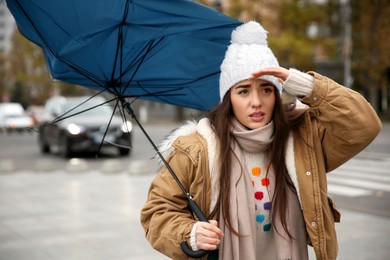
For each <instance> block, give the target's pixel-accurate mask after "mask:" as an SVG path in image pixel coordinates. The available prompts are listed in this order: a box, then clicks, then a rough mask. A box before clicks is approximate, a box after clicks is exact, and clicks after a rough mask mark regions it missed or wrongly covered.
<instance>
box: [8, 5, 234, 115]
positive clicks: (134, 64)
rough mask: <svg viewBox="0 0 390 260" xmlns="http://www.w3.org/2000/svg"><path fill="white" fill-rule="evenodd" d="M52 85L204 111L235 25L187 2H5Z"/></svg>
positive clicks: (212, 99) (213, 99) (214, 97)
mask: <svg viewBox="0 0 390 260" xmlns="http://www.w3.org/2000/svg"><path fill="white" fill-rule="evenodd" d="M7 4H8V7H9V9H10V10H11V12H12V14H13V16H14V17H15V20H16V23H17V26H18V28H19V31H20V32H21V33H22V34H23V35H24V36H25V37H26V38H28V39H29V40H31V41H32V42H34V43H36V44H37V45H39V46H40V47H41V48H42V49H43V51H44V55H45V58H46V62H47V64H48V67H49V70H50V74H51V76H52V77H53V78H54V79H58V80H61V81H65V82H68V83H74V84H78V85H82V86H85V87H88V88H93V89H96V90H104V91H107V92H111V93H113V94H119V95H121V96H123V97H138V98H141V99H146V100H151V101H158V102H164V103H169V104H173V105H178V106H184V107H190V108H195V109H199V110H209V109H211V108H212V107H214V106H215V105H216V104H217V103H218V101H219V93H218V79H219V72H220V70H219V66H220V64H221V62H222V59H223V57H224V53H225V51H226V49H227V45H228V43H229V40H230V35H231V32H232V30H233V29H234V28H235V27H237V26H238V25H240V24H241V23H240V22H238V21H236V20H234V19H232V18H229V17H227V16H225V15H223V14H221V13H219V12H217V11H215V10H213V9H211V8H209V7H206V6H203V5H200V4H198V3H195V2H192V1H186V0H163V1H162V0H132V1H130V0H110V1H107V0H83V1H79V0H56V1H48V0H34V1H29V0H7Z"/></svg>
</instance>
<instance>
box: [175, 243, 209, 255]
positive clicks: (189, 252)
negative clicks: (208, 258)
mask: <svg viewBox="0 0 390 260" xmlns="http://www.w3.org/2000/svg"><path fill="white" fill-rule="evenodd" d="M180 247H181V250H183V252H184V254H186V255H187V256H189V257H191V258H201V257H203V256H205V255H207V254H208V253H210V251H206V250H198V251H194V250H192V249H191V248H190V247H189V246H188V244H187V242H186V241H183V242H181V244H180Z"/></svg>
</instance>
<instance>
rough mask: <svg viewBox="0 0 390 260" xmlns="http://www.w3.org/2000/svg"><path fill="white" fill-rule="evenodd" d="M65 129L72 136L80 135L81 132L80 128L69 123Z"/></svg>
mask: <svg viewBox="0 0 390 260" xmlns="http://www.w3.org/2000/svg"><path fill="white" fill-rule="evenodd" d="M66 129H67V130H68V132H69V133H70V134H72V135H78V134H80V133H81V130H82V129H81V127H80V126H78V125H76V124H75V123H70V124H69V125H68V127H67V128H66Z"/></svg>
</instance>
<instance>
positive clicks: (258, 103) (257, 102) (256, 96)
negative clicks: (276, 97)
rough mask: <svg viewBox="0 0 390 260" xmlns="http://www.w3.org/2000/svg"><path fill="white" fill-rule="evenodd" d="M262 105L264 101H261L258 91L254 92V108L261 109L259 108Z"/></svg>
mask: <svg viewBox="0 0 390 260" xmlns="http://www.w3.org/2000/svg"><path fill="white" fill-rule="evenodd" d="M261 104H262V101H261V97H260V93H258V92H257V91H254V92H253V93H252V95H251V105H252V106H253V107H259V106H261Z"/></svg>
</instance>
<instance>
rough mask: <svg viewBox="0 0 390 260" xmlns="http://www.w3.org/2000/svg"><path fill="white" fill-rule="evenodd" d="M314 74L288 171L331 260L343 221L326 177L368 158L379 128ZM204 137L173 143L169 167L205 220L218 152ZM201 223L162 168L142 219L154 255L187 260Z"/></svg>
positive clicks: (366, 108) (318, 244)
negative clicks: (186, 249) (187, 245)
mask: <svg viewBox="0 0 390 260" xmlns="http://www.w3.org/2000/svg"><path fill="white" fill-rule="evenodd" d="M310 74H311V75H312V76H314V78H315V81H314V87H313V91H312V93H311V95H310V96H308V97H305V98H303V99H302V100H301V101H302V103H304V104H306V105H307V106H309V110H307V111H306V112H305V115H304V117H305V118H304V123H303V124H302V126H301V127H300V128H299V129H298V132H296V133H294V135H293V136H299V138H290V142H291V143H292V145H291V147H290V151H289V148H287V151H286V154H287V155H286V157H287V158H286V165H287V169H288V171H289V173H290V176H291V177H292V179H293V182H294V181H295V182H296V183H294V184H295V185H296V189H297V191H298V197H299V200H300V203H301V207H302V211H303V215H304V220H305V224H306V230H307V233H308V236H309V238H310V243H311V245H312V246H313V248H314V251H315V254H316V257H317V259H322V260H328V259H336V257H337V252H338V246H337V237H336V231H335V226H334V223H335V222H339V221H340V213H339V212H338V211H337V209H336V207H335V205H334V203H333V201H332V200H331V199H330V198H329V197H328V195H327V181H326V173H328V172H331V171H333V170H334V169H336V168H337V167H339V166H340V165H342V164H343V163H345V162H347V161H348V160H349V159H351V158H352V157H354V156H355V155H356V154H358V153H359V152H360V151H362V150H363V149H364V148H365V147H366V146H367V145H368V144H369V143H370V142H371V141H372V140H373V139H374V138H375V137H376V136H377V134H378V133H379V131H380V129H381V121H380V119H379V118H378V116H377V114H376V113H375V111H374V109H373V108H372V107H371V105H370V104H369V103H368V102H367V101H366V100H365V99H364V97H363V96H361V95H360V94H359V93H357V92H355V91H353V90H351V89H348V88H345V87H343V86H341V85H339V84H337V83H336V82H334V81H332V80H331V79H329V78H326V77H324V76H321V75H319V74H317V73H314V72H310ZM199 132H202V131H199V129H198V130H196V129H195V131H193V132H192V133H191V131H189V134H187V135H183V134H182V135H180V136H175V137H174V138H173V139H172V143H171V150H170V155H169V156H168V157H167V161H168V163H169V165H170V166H171V168H172V169H173V170H174V172H175V173H176V175H177V176H178V178H179V179H180V181H181V182H182V184H183V186H184V187H185V188H186V190H187V191H189V193H190V194H191V195H192V197H193V198H194V200H195V201H196V202H197V204H198V205H199V206H200V208H201V209H202V211H203V212H204V213H205V215H206V216H207V215H209V214H210V203H211V200H212V199H211V198H212V197H213V196H215V195H214V194H216V192H215V191H214V190H215V188H214V185H212V181H211V180H212V179H215V176H213V174H214V171H212V170H210V169H211V168H212V167H210V166H211V164H213V163H212V161H213V160H211V159H210V158H217V155H216V153H217V152H218V151H217V150H216V149H215V147H216V146H215V145H214V144H210V143H212V142H215V137H213V136H205V135H204V134H201V133H199ZM203 132H204V131H203ZM190 133H191V134H190ZM210 176H212V177H210ZM212 187H213V188H212ZM221 188H223V187H221ZM195 222H196V219H194V217H193V216H192V215H191V213H190V212H189V210H188V208H187V200H186V198H185V196H184V195H183V193H182V191H181V190H180V189H179V186H178V184H177V183H176V182H175V180H174V179H173V178H172V176H171V174H170V173H169V172H168V170H167V169H166V168H165V167H163V168H162V169H161V171H160V172H159V173H158V174H157V175H156V177H155V179H154V181H153V182H152V184H151V186H150V190H149V194H148V198H147V202H146V203H145V205H144V207H143V209H142V211H141V223H142V226H143V228H144V230H145V233H146V238H147V239H148V241H149V242H150V244H151V245H152V247H153V248H155V249H156V250H158V251H160V252H161V253H163V254H165V255H167V256H169V257H170V258H172V259H189V258H188V257H187V256H186V255H185V254H184V253H183V252H182V250H181V248H180V243H181V242H182V241H187V242H189V236H190V232H191V229H192V226H193V224H194V223H195Z"/></svg>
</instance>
